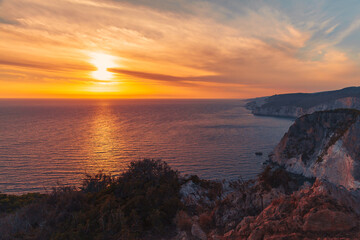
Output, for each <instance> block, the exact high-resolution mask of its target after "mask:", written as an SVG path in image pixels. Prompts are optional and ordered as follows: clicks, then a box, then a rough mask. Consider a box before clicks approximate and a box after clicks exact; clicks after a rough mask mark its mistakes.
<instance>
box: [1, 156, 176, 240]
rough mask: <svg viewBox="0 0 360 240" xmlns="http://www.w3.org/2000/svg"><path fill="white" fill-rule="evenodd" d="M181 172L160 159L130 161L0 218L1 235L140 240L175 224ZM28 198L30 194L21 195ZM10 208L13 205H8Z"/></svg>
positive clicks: (39, 237)
mask: <svg viewBox="0 0 360 240" xmlns="http://www.w3.org/2000/svg"><path fill="white" fill-rule="evenodd" d="M179 189H180V179H179V174H178V172H177V171H174V170H172V169H170V167H169V166H168V165H167V164H166V163H165V162H162V161H160V160H153V159H145V160H143V161H138V162H132V163H131V164H130V165H129V169H128V170H127V171H126V172H124V173H123V174H122V175H121V176H119V177H117V178H114V177H111V176H109V175H106V174H103V173H99V174H97V175H95V176H90V175H88V176H86V178H85V179H84V181H83V184H82V187H81V188H80V190H76V189H75V188H71V187H64V188H58V189H54V191H53V192H52V193H51V194H49V195H41V196H42V197H41V198H40V197H39V198H38V200H37V201H32V202H29V204H28V205H27V206H25V207H23V208H21V209H20V210H18V211H17V212H16V213H15V214H8V215H7V216H5V217H2V218H0V232H1V233H2V237H1V236H0V239H1V238H3V239H138V238H143V237H146V236H149V237H150V236H156V235H161V234H163V233H164V232H169V231H166V230H168V229H169V228H171V227H173V225H172V220H173V218H174V216H175V214H176V212H177V211H178V210H179V209H180V208H181V201H180V196H179ZM23 196H26V195H23ZM2 206H6V211H7V212H10V211H12V209H15V208H14V207H12V206H9V205H4V204H3V205H1V204H0V207H2Z"/></svg>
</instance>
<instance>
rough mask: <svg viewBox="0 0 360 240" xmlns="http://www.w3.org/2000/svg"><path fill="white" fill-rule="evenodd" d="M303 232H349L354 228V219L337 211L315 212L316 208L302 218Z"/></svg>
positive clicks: (350, 215) (324, 210) (352, 216)
mask: <svg viewBox="0 0 360 240" xmlns="http://www.w3.org/2000/svg"><path fill="white" fill-rule="evenodd" d="M304 222H305V223H304V226H303V229H304V231H323V232H336V231H349V230H351V229H352V228H354V227H356V218H355V216H354V215H352V214H345V213H343V212H339V211H331V210H329V209H323V210H319V211H317V209H316V208H313V209H311V210H310V212H309V213H308V214H306V216H304Z"/></svg>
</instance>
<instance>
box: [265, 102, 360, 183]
mask: <svg viewBox="0 0 360 240" xmlns="http://www.w3.org/2000/svg"><path fill="white" fill-rule="evenodd" d="M359 139H360V112H359V111H357V110H351V109H339V110H331V111H323V112H315V113H313V114H310V115H305V116H303V117H300V118H298V119H297V120H296V121H295V123H294V124H293V125H292V126H291V127H290V129H289V131H288V132H287V133H286V134H285V135H284V137H283V138H282V140H281V141H280V143H279V144H278V145H277V146H276V148H275V150H274V153H273V155H271V157H270V160H271V161H272V162H275V163H278V164H280V165H282V166H284V167H285V168H286V170H288V171H290V172H293V173H297V174H302V175H304V176H306V177H316V178H320V179H326V180H328V181H330V182H332V183H334V184H337V185H342V186H344V187H346V188H348V189H350V188H357V187H360V144H358V142H359Z"/></svg>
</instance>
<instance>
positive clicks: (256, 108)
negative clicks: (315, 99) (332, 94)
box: [247, 97, 360, 118]
mask: <svg viewBox="0 0 360 240" xmlns="http://www.w3.org/2000/svg"><path fill="white" fill-rule="evenodd" d="M247 108H248V109H251V110H252V113H253V114H255V115H264V116H278V117H294V118H298V117H301V116H303V115H305V114H311V113H314V112H316V111H325V110H334V109H339V108H349V109H350V108H351V109H358V110H360V98H358V97H346V98H340V99H336V100H333V101H329V102H326V103H321V104H318V105H315V106H312V107H309V108H307V107H299V106H294V105H284V106H278V105H274V106H273V105H256V104H255V103H254V102H252V103H249V104H248V105H247Z"/></svg>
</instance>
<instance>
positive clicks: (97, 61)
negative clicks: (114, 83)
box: [89, 53, 116, 81]
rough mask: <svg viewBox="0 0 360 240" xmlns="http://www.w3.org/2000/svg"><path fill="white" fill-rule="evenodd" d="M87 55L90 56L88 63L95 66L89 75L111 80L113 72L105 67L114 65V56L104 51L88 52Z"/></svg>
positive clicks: (98, 78)
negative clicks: (94, 69)
mask: <svg viewBox="0 0 360 240" xmlns="http://www.w3.org/2000/svg"><path fill="white" fill-rule="evenodd" d="M89 55H90V57H91V60H90V63H92V64H93V65H94V66H95V67H96V68H97V70H96V71H94V72H92V73H91V76H92V77H93V78H95V79H97V80H104V81H108V80H111V79H112V78H113V75H114V74H113V73H112V72H109V71H108V70H107V69H108V68H113V67H116V64H115V57H114V56H111V55H107V54H104V53H90V54H89Z"/></svg>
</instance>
